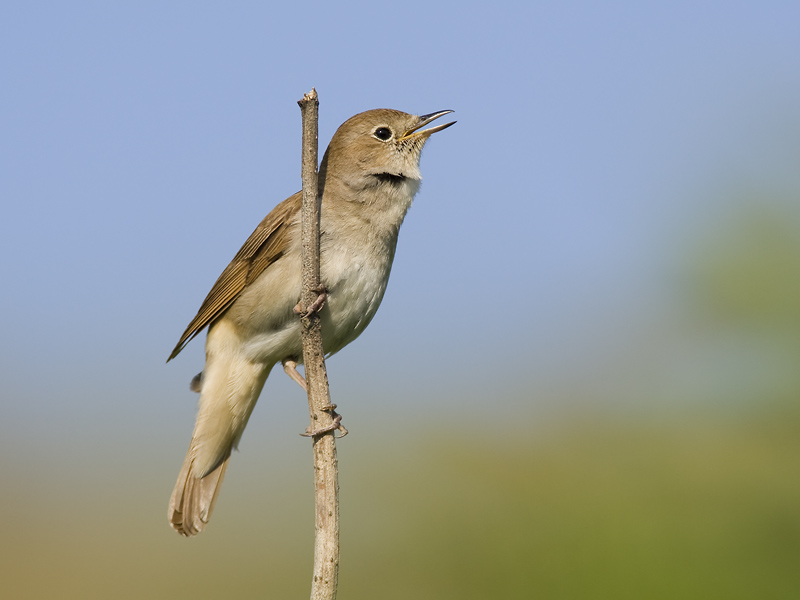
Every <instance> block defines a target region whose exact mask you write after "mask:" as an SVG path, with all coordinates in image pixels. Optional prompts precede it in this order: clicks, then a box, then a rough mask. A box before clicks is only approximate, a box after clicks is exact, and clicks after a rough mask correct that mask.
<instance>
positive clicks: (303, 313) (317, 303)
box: [292, 285, 328, 319]
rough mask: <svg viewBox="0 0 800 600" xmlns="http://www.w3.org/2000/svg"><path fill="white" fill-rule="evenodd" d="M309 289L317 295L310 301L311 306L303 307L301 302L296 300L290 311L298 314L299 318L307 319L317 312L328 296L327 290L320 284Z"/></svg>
mask: <svg viewBox="0 0 800 600" xmlns="http://www.w3.org/2000/svg"><path fill="white" fill-rule="evenodd" d="M311 291H312V292H317V294H319V295H318V296H317V299H316V300H314V302H312V303H311V306H309V307H308V310H304V309H303V304H302V302H298V303H297V304H296V305H295V307H294V308H293V309H292V312H294V314H296V315H300V318H301V319H307V318H308V317H310V316H311V315H313V314H314V313H315V312H319V311H320V310H322V307H323V306H325V300H327V298H328V290H327V289H326V288H325V286H324V285H321V286H319V287H318V288H315V289H313V290H311Z"/></svg>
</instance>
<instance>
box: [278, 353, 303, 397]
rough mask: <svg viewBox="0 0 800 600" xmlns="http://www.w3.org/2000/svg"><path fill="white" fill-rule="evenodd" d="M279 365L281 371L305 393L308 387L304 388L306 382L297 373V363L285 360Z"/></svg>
mask: <svg viewBox="0 0 800 600" xmlns="http://www.w3.org/2000/svg"><path fill="white" fill-rule="evenodd" d="M281 364H282V365H283V370H284V371H285V372H286V374H287V375H288V376H289V377H291V378H292V379H294V380H295V381H296V382H297V384H298V385H299V386H300V387H301V388H303V389H304V390H305V391H306V392H307V391H308V387H307V386H306V380H305V379H303V376H302V375H300V373H298V372H297V363H296V362H295V361H293V360H290V359H288V358H287V359H286V360H284V361H281Z"/></svg>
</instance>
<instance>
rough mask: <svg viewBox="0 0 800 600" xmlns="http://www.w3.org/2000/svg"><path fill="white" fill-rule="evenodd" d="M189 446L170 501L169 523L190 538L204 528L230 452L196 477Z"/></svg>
mask: <svg viewBox="0 0 800 600" xmlns="http://www.w3.org/2000/svg"><path fill="white" fill-rule="evenodd" d="M193 454H194V453H193V452H192V451H191V449H190V450H189V452H188V453H187V454H186V460H185V461H184V462H183V468H181V472H180V474H179V475H178V482H177V483H176V484H175V489H174V490H173V491H172V497H171V498H170V500H169V512H168V514H167V516H168V518H169V524H170V525H171V526H172V528H173V529H174V530H175V531H177V532H178V533H180V534H181V535H183V536H186V537H191V536H193V535H196V534H198V533H200V532H201V531H203V529H204V528H205V526H206V523H208V520H209V518H211V512H212V511H213V510H214V504H216V502H217V495H218V494H219V489H220V487H221V486H222V480H223V479H224V478H225V470H226V469H227V468H228V461H229V460H230V451H228V455H227V456H226V457H225V459H224V460H223V461H222V464H220V465H219V466H218V467H217V468H216V469H214V470H213V471H212V472H211V473H209V474H208V475H206V476H205V477H202V476H200V477H198V475H199V474H198V473H196V472H195V471H194V469H193V464H194V456H193Z"/></svg>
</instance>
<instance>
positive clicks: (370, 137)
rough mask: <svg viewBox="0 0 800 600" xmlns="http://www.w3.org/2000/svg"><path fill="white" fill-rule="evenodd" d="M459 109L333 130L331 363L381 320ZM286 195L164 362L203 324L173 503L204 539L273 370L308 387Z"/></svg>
mask: <svg viewBox="0 0 800 600" xmlns="http://www.w3.org/2000/svg"><path fill="white" fill-rule="evenodd" d="M450 112H452V111H450V110H442V111H438V112H435V113H431V114H428V115H423V116H415V115H410V114H407V113H404V112H400V111H397V110H389V109H377V110H370V111H367V112H363V113H360V114H357V115H355V116H354V117H352V118H350V119H348V120H347V121H345V122H344V123H343V124H342V125H341V127H339V129H338V130H337V131H336V133H335V134H334V135H333V138H332V139H331V143H330V145H329V146H328V149H327V150H326V151H325V154H324V156H323V158H322V163H321V164H320V168H319V196H320V197H321V211H320V230H321V239H320V252H321V258H320V275H321V280H322V284H323V286H324V288H325V294H326V296H325V302H324V304H323V305H322V308H321V309H320V310H319V315H320V318H321V321H322V339H323V345H324V350H325V353H326V354H327V355H331V354H334V353H335V352H338V351H339V350H341V349H342V348H344V347H345V346H346V345H347V344H349V343H350V342H352V341H353V340H354V339H356V338H357V337H358V336H359V334H360V333H361V332H362V331H364V328H365V327H366V326H367V325H368V324H369V322H370V321H371V320H372V317H373V316H375V312H376V311H377V310H378V306H379V305H380V303H381V300H382V299H383V294H384V292H385V291H386V285H387V283H388V281H389V272H390V271H391V268H392V260H393V259H394V253H395V248H396V246H397V234H398V231H399V230H400V225H401V224H402V223H403V219H404V217H405V215H406V212H407V211H408V209H409V207H410V206H411V201H412V200H413V198H414V195H415V194H416V193H417V190H419V186H420V180H421V176H420V171H419V160H420V155H421V153H422V147H423V146H424V145H425V142H426V141H427V139H428V138H429V137H430V135H431V134H433V133H435V132H437V131H441V130H442V129H445V128H446V127H449V126H450V125H453V123H446V124H444V125H437V126H434V127H431V128H429V129H423V128H424V127H425V126H426V125H427V124H429V123H430V122H431V121H433V120H435V119H438V118H439V117H441V116H443V115H446V114H448V113H450ZM301 203H302V194H301V192H298V193H296V194H294V195H293V196H290V197H289V198H287V199H286V200H284V201H283V202H281V203H280V204H278V206H276V207H275V208H274V209H273V210H272V212H270V213H269V214H268V215H267V216H266V217H265V218H264V220H263V221H261V223H260V224H259V226H258V227H256V230H255V231H254V232H253V233H252V234H251V235H250V237H249V238H248V239H247V241H246V242H245V243H244V245H243V246H242V248H241V250H239V252H238V253H237V254H236V256H234V258H233V260H232V261H231V263H230V264H229V265H228V266H227V267H226V268H225V270H224V271H223V272H222V274H221V275H220V276H219V279H217V282H216V283H215V284H214V287H212V288H211V291H210V292H209V294H208V296H207V297H206V299H205V300H204V301H203V304H202V306H201V307H200V310H199V311H198V312H197V315H196V316H195V318H194V319H192V322H191V323H189V326H188V327H187V328H186V331H184V332H183V335H182V336H181V338H180V340H179V341H178V344H177V345H176V346H175V349H174V350H173V351H172V354H171V355H170V357H169V359H168V361H167V362H169V360H172V359H173V358H175V356H177V355H178V353H179V352H180V351H181V350H182V349H183V348H184V346H185V345H186V344H187V343H188V342H189V341H190V340H191V339H192V338H194V337H195V336H196V335H197V334H199V333H200V332H201V331H202V330H203V329H204V328H205V327H206V326H208V335H207V338H206V362H205V368H204V369H203V371H202V372H201V373H200V374H199V375H198V376H197V377H195V378H194V380H193V381H192V386H191V387H192V389H193V390H195V391H197V392H200V401H199V409H198V414H197V422H196V424H195V428H194V433H193V434H192V440H191V443H190V444H189V451H188V453H187V454H186V459H185V460H184V463H183V467H182V469H181V472H180V475H178V482H177V483H176V485H175V490H174V491H173V492H172V497H171V498H170V501H169V522H170V524H171V525H172V527H173V528H174V529H175V530H176V531H177V532H178V533H180V534H182V535H185V536H191V535H195V534H197V533H199V532H200V531H202V530H203V528H204V527H205V525H206V523H207V522H208V519H209V517H210V515H211V511H212V509H213V508H214V503H215V501H216V499H217V494H218V493H219V488H220V485H221V484H222V479H223V476H224V475H225V469H226V468H227V466H228V461H229V460H230V456H231V450H232V449H233V448H235V447H236V446H237V444H238V442H239V440H240V438H241V437H242V433H243V431H244V428H245V426H246V425H247V420H248V418H249V417H250V413H251V412H252V411H253V407H254V406H255V404H256V400H257V399H258V396H259V394H260V393H261V388H262V387H263V386H264V382H265V381H266V379H267V375H269V372H270V370H271V369H272V367H273V366H275V365H276V364H277V363H279V362H280V363H282V364H283V366H284V369H285V370H286V372H287V374H289V375H290V376H291V377H292V378H293V379H295V380H296V381H298V383H300V384H301V385H304V381H303V379H302V377H301V376H300V374H299V373H297V371H296V370H295V369H294V367H295V365H296V364H297V363H299V362H301V361H302V357H303V352H302V344H301V324H300V319H299V318H298V316H297V314H295V312H294V308H295V306H296V305H297V304H298V302H299V300H300V295H301V240H300V207H301Z"/></svg>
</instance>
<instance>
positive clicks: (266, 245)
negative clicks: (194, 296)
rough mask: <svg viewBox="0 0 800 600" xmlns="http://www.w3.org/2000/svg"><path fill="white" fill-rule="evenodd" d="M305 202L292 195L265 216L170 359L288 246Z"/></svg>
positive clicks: (214, 318) (297, 194)
mask: <svg viewBox="0 0 800 600" xmlns="http://www.w3.org/2000/svg"><path fill="white" fill-rule="evenodd" d="M301 201H302V194H301V193H300V192H298V193H296V194H294V195H293V196H289V197H288V198H287V199H286V200H284V201H283V202H281V203H280V204H279V205H278V206H276V207H275V208H274V209H272V211H271V212H270V213H269V214H268V215H267V216H266V217H264V220H263V221H261V223H259V225H258V227H256V229H255V231H253V233H252V234H250V237H249V238H247V241H246V242H245V243H244V244H243V245H242V247H241V249H240V250H239V252H237V253H236V256H234V257H233V260H232V261H231V262H230V264H229V265H228V266H227V267H225V270H224V271H222V274H221V275H220V276H219V278H218V279H217V281H216V283H215V284H214V286H213V287H212V288H211V291H210V292H209V293H208V296H206V299H205V300H204V301H203V304H202V305H201V306H200V310H198V311H197V315H195V317H194V319H192V321H191V323H189V325H188V326H187V327H186V331H184V332H183V335H182V336H181V339H180V340H178V344H177V345H176V346H175V349H174V350H173V351H172V354H170V355H169V358H168V359H167V362H169V361H171V360H172V359H173V358H175V357H176V356H178V354H179V353H180V351H181V350H183V348H184V347H185V346H186V344H188V343H189V342H190V341H191V340H192V339H194V337H195V336H196V335H197V334H199V333H200V332H201V331H203V329H204V328H205V327H206V326H208V325H210V324H211V323H213V322H214V321H215V320H216V319H217V318H219V317H220V316H221V315H222V313H224V312H225V311H226V310H227V309H228V307H229V306H230V305H231V304H233V302H234V301H235V300H236V298H237V297H238V296H239V294H240V293H241V292H242V290H243V289H244V288H245V287H246V286H247V285H249V284H250V283H252V282H253V281H255V279H256V278H257V277H258V276H259V275H261V273H263V272H264V270H265V269H266V268H267V267H269V265H271V264H272V263H273V262H275V261H276V260H278V258H280V256H281V255H282V254H283V252H284V251H285V250H286V248H287V247H288V241H289V239H288V234H289V230H290V228H291V224H292V222H293V221H294V220H295V219H294V217H295V216H296V215H297V214H298V213H299V210H300V205H301Z"/></svg>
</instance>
